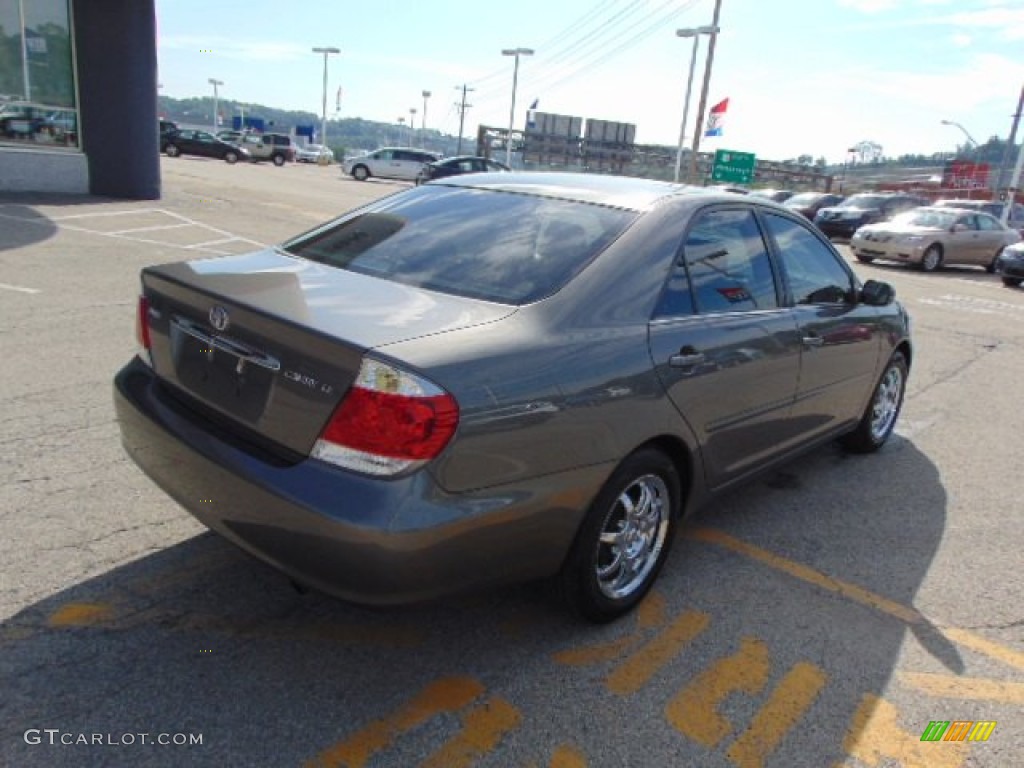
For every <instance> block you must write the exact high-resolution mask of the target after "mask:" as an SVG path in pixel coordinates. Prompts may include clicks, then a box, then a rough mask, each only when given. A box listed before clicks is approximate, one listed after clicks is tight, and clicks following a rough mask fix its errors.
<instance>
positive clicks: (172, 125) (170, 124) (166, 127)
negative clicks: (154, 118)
mask: <svg viewBox="0 0 1024 768" xmlns="http://www.w3.org/2000/svg"><path fill="white" fill-rule="evenodd" d="M177 130H178V124H177V123H176V122H174V121H173V120H161V121H160V151H161V152H163V151H164V147H163V140H164V137H165V136H167V135H168V134H171V133H174V132H175V131H177Z"/></svg>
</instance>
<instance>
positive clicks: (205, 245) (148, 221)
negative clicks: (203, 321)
mask: <svg viewBox="0 0 1024 768" xmlns="http://www.w3.org/2000/svg"><path fill="white" fill-rule="evenodd" d="M124 216H135V217H137V218H138V219H139V220H140V221H139V222H137V223H138V224H145V225H144V226H136V227H132V226H130V224H131V222H130V221H129V222H125V223H127V224H129V226H127V227H124V228H122V229H110V228H109V225H108V224H106V222H109V221H110V220H111V219H114V218H116V217H124ZM0 217H2V218H7V219H13V220H15V221H31V222H38V223H40V224H47V223H51V222H52V223H55V224H57V225H58V226H59V227H60V228H61V229H66V230H70V231H73V232H83V233H87V234H91V235H100V236H102V237H112V238H117V239H118V240H128V241H131V242H134V243H142V244H144V245H159V246H163V247H170V248H178V249H181V250H185V251H193V252H200V253H207V254H210V255H212V256H229V255H231V254H232V253H236V252H238V251H237V250H230V249H225V248H213V247H211V246H215V245H220V246H223V245H228V244H229V243H235V244H238V245H243V246H246V247H247V248H246V249H248V248H249V247H251V248H266V247H267V245H266V243H261V242H260V241H258V240H253V239H251V238H248V237H242V236H240V235H236V234H234V233H233V232H228V231H227V230H225V229H220V228H219V227H214V226H211V225H210V224H204V223H203V222H200V221H196V220H195V219H192V218H189V217H188V216H183V215H181V214H180V213H175V212H173V211H168V210H165V209H163V208H135V209H131V210H127V211H124V210H121V211H95V212H92V213H75V214H70V215H67V216H54V217H46V216H12V215H10V214H3V213H0ZM90 219H96V220H98V221H96V223H95V225H94V226H90V224H89V220H90ZM161 219H163V220H164V221H167V220H168V219H169V220H170V222H169V223H154V222H160V220H161ZM101 222H102V223H101ZM117 223H118V224H121V222H117ZM161 232H166V233H167V234H168V237H166V238H161V237H160V235H159V233H161ZM143 233H145V234H148V235H150V236H148V237H137V236H136V235H138V234H143ZM171 234H174V235H175V237H174V238H173V239H172V238H171V236H170V235H171ZM190 234H191V235H192V236H191V237H189V235H190ZM211 235H213V236H214V237H213V238H211ZM189 240H195V241H198V242H188V241H189ZM10 290H15V288H11V289H10ZM32 290H33V289H27V292H31V291H32Z"/></svg>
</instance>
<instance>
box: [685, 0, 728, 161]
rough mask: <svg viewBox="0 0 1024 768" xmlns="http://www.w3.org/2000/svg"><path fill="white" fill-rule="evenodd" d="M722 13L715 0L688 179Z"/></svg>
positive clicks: (697, 147)
mask: <svg viewBox="0 0 1024 768" xmlns="http://www.w3.org/2000/svg"><path fill="white" fill-rule="evenodd" d="M721 13H722V0H715V12H714V14H713V15H712V17H711V28H712V29H713V30H715V31H713V32H712V33H711V42H710V44H709V45H708V58H707V61H706V62H705V64H704V83H703V84H702V85H701V89H700V104H699V106H698V107H697V129H696V130H695V131H694V132H693V146H692V147H691V149H692V153H691V154H690V179H691V181H692V180H694V179H696V178H697V152H698V151H699V150H700V132H701V130H702V126H703V125H704V108H705V107H707V104H708V89H709V88H710V87H711V65H712V63H713V62H714V60H715V42H716V41H717V40H718V30H719V29H720V28H719V26H718V17H719V16H720V15H721Z"/></svg>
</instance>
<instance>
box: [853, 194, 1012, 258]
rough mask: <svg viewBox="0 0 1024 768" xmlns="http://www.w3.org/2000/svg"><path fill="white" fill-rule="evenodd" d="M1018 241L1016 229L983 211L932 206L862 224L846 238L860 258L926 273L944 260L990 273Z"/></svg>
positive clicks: (854, 253)
mask: <svg viewBox="0 0 1024 768" xmlns="http://www.w3.org/2000/svg"><path fill="white" fill-rule="evenodd" d="M1019 241H1020V234H1019V233H1018V232H1017V231H1016V230H1013V229H1010V228H1009V227H1006V226H1004V225H1003V223H1002V222H1001V221H999V220H998V219H996V218H995V217H993V216H989V215H988V214H987V213H972V212H970V211H964V210H960V209H958V208H939V207H935V206H932V207H925V208H915V209H914V210H911V211H907V212H905V213H901V214H900V215H899V216H896V217H895V218H894V219H893V220H892V221H888V222H884V223H880V224H869V225H867V226H864V227H861V228H860V229H858V230H857V231H856V232H855V233H854V235H853V238H852V239H851V240H850V249H851V250H852V251H853V255H854V256H856V257H857V258H858V259H859V260H860V261H864V262H871V261H874V260H875V259H885V260H888V261H899V262H902V263H904V264H914V265H916V266H918V267H920V268H921V269H923V270H924V271H925V272H934V271H935V270H936V269H938V268H939V267H941V266H943V265H947V264H949V265H952V264H972V265H976V266H979V267H984V268H985V269H987V270H988V271H989V272H994V271H995V269H996V260H997V259H998V258H999V254H1000V253H1001V252H1002V250H1003V248H1005V247H1006V246H1007V245H1012V244H1013V243H1016V242H1019Z"/></svg>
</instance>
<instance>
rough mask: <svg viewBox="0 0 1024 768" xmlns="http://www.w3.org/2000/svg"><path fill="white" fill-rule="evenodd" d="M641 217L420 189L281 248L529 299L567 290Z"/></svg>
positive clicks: (475, 292) (382, 272)
mask: <svg viewBox="0 0 1024 768" xmlns="http://www.w3.org/2000/svg"><path fill="white" fill-rule="evenodd" d="M636 216H637V214H636V213H634V212H632V211H624V210H620V209H617V208H608V207H604V206H599V205H592V204H589V203H577V202H571V201H566V200H554V199H550V198H543V197H536V196H532V195H521V194H513V193H507V192H496V191H492V190H479V189H463V188H452V187H431V186H422V187H417V188H415V189H411V190H408V191H407V192H403V193H400V194H398V195H394V196H393V197H389V198H385V199H384V200H381V201H378V202H376V203H372V204H371V205H369V206H368V207H367V208H364V209H363V210H361V211H360V212H358V213H357V214H356V215H354V216H351V217H349V218H345V219H342V220H340V221H337V222H332V223H330V224H328V225H326V226H325V227H323V228H321V229H319V230H314V231H313V232H312V233H310V234H308V235H304V236H302V237H299V238H297V239H296V240H293V241H291V242H289V243H286V244H285V245H284V246H283V248H284V249H285V250H286V251H287V252H289V253H291V254H294V255H296V256H301V257H303V258H306V259H310V260H313V261H317V262H321V263H323V264H328V265H331V266H334V267H338V268H340V269H348V270H351V271H353V272H360V273H362V274H367V275H373V276H376V277H381V278H384V279H387V280H393V281H395V282H399V283H405V284H407V285H416V286H421V287H423V288H428V289H431V290H435V291H440V292H442V293H449V294H454V295H457V296H467V297H471V298H477V299H484V300H487V301H496V302H500V303H503V304H524V303H529V302H532V301H537V300H538V299H542V298H544V297H545V296H549V295H551V294H552V293H555V292H556V291H557V290H559V289H560V288H561V287H562V286H564V285H565V284H566V283H567V282H568V281H569V280H570V279H572V277H573V276H574V275H576V274H577V273H578V272H579V271H580V270H582V269H583V267H585V266H586V265H587V264H588V263H589V262H590V261H591V259H593V258H594V256H596V255H597V254H598V253H600V252H601V251H602V250H604V248H605V247H607V246H608V245H609V244H610V243H611V242H612V241H613V240H614V239H615V238H616V237H618V236H619V234H621V233H622V232H623V231H624V230H625V229H626V227H628V226H629V224H630V223H632V221H633V220H634V219H635V218H636Z"/></svg>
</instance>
